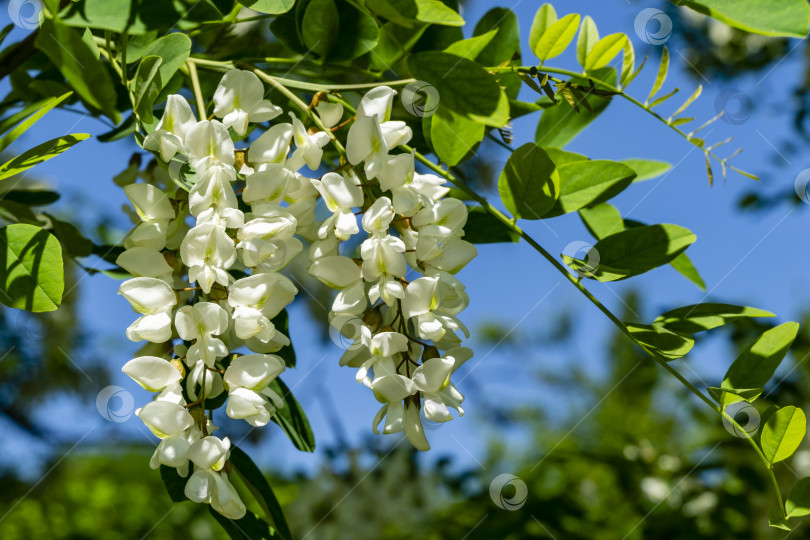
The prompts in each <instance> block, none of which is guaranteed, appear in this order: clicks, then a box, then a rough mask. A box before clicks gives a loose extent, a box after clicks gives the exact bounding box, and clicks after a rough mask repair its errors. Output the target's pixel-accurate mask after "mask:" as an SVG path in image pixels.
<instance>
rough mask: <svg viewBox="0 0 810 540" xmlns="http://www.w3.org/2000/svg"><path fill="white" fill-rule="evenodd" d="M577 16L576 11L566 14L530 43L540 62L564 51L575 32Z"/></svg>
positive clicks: (577, 22)
mask: <svg viewBox="0 0 810 540" xmlns="http://www.w3.org/2000/svg"><path fill="white" fill-rule="evenodd" d="M579 18H580V17H579V14H578V13H572V14H570V15H566V16H565V17H563V18H562V19H560V20H559V21H557V22H555V23H554V24H552V25H551V26H550V27H548V28H547V29H546V30H545V32H543V33H542V35H541V36H540V38H539V39H538V40H537V41H535V42H531V43H530V44H531V47H532V50H533V51H534V54H536V55H537V58H539V59H540V62H541V63H542V62H545V61H546V60H549V59H550V58H554V57H557V56H559V55H561V54H562V53H563V52H565V49H566V48H568V45H569V44H570V43H571V41H572V40H573V39H574V36H575V35H576V34H577V29H578V28H579ZM532 29H534V27H532Z"/></svg>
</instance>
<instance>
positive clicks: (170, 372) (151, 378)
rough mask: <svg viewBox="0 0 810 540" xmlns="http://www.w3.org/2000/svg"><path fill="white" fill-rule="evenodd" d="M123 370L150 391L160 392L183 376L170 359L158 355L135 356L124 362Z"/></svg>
mask: <svg viewBox="0 0 810 540" xmlns="http://www.w3.org/2000/svg"><path fill="white" fill-rule="evenodd" d="M121 371H123V372H124V373H126V374H127V375H129V376H130V377H131V378H132V380H134V381H135V382H136V383H138V384H140V385H141V386H142V387H144V388H145V389H147V390H149V391H150V392H160V391H162V390H163V389H164V388H166V387H167V386H170V385H172V384H174V383H177V382H179V381H180V380H181V379H182V378H183V376H182V375H181V374H180V372H179V371H178V370H177V368H176V367H174V366H173V365H172V364H171V363H170V362H169V361H168V360H166V359H164V358H159V357H157V356H139V357H137V358H133V359H132V360H130V361H129V362H127V363H126V364H124V367H123V368H121Z"/></svg>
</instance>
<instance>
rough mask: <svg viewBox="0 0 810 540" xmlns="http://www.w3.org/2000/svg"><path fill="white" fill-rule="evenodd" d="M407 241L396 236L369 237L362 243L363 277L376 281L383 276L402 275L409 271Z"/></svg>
mask: <svg viewBox="0 0 810 540" xmlns="http://www.w3.org/2000/svg"><path fill="white" fill-rule="evenodd" d="M404 253H405V242H403V241H402V239H401V238H397V237H396V236H385V237H383V238H375V237H371V238H367V239H366V240H364V241H363V243H362V244H361V245H360V255H361V256H362V257H363V267H362V271H363V278H364V279H365V280H366V281H376V280H377V279H379V278H380V277H381V276H394V277H402V276H404V275H405V272H406V271H407V264H406V263H405V255H404Z"/></svg>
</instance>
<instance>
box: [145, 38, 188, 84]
mask: <svg viewBox="0 0 810 540" xmlns="http://www.w3.org/2000/svg"><path fill="white" fill-rule="evenodd" d="M189 54H191V39H189V37H188V36H187V35H185V34H183V33H181V32H173V33H171V34H168V35H166V36H163V37H162V38H160V39H158V40H157V41H155V42H154V43H152V44H151V45H149V47H148V48H147V49H146V51H145V52H144V56H159V57H161V58H162V59H163V62H162V63H161V64H160V81H161V84H162V86H161V88H160V89H161V90H162V89H163V87H165V86H166V85H167V84H169V81H170V80H171V78H172V76H173V75H174V74H175V73H177V70H178V69H180V66H182V65H183V64H184V63H185V62H186V60H187V59H188V56H189Z"/></svg>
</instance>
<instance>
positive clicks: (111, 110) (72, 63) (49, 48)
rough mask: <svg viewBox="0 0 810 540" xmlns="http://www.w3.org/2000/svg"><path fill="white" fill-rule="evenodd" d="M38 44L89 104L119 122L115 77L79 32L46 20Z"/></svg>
mask: <svg viewBox="0 0 810 540" xmlns="http://www.w3.org/2000/svg"><path fill="white" fill-rule="evenodd" d="M35 43H36V47H37V48H38V49H39V50H41V51H42V52H44V53H45V55H46V56H47V57H48V58H49V59H50V60H51V62H53V64H54V65H55V66H56V67H57V69H59V71H60V72H61V73H62V75H63V76H64V77H65V79H67V81H68V83H69V84H70V86H71V87H73V89H74V90H75V91H76V93H77V94H78V95H79V96H80V97H81V98H82V99H83V100H84V101H85V102H87V103H88V104H89V105H90V106H91V107H93V108H95V109H98V110H100V111H101V112H103V113H104V114H105V115H106V116H107V117H109V118H110V119H111V120H112V121H113V122H115V123H118V121H119V115H118V112H117V111H116V103H117V101H118V96H117V94H116V92H115V87H114V86H113V82H112V78H111V77H110V74H109V72H108V71H107V68H106V66H104V64H102V63H101V61H100V60H99V59H98V58H96V57H95V55H94V53H93V51H92V50H91V49H90V47H88V46H87V44H86V43H85V42H84V41H83V40H82V37H81V35H80V34H79V32H78V31H77V30H76V29H74V28H71V27H69V26H66V25H64V24H61V23H59V22H56V21H53V20H51V19H45V20H44V21H43V22H42V25H41V26H40V28H39V34H38V35H37V38H36V41H35Z"/></svg>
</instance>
